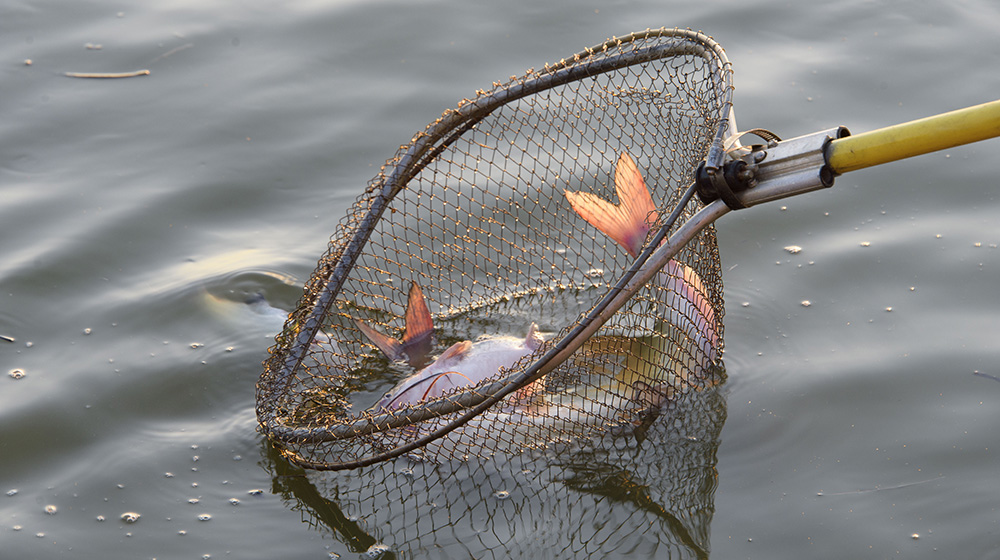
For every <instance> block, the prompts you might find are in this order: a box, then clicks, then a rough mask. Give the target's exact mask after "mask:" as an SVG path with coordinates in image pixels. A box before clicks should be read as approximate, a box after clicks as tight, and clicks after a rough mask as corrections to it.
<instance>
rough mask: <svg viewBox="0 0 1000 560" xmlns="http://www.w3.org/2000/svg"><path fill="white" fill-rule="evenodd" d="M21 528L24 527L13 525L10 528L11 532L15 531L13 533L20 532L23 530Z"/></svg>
mask: <svg viewBox="0 0 1000 560" xmlns="http://www.w3.org/2000/svg"><path fill="white" fill-rule="evenodd" d="M23 528H24V527H21V526H20V525H14V526H13V527H11V529H13V530H15V531H20V530H21V529H23Z"/></svg>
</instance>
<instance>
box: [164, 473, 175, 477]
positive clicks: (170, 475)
mask: <svg viewBox="0 0 1000 560" xmlns="http://www.w3.org/2000/svg"><path fill="white" fill-rule="evenodd" d="M173 477H174V473H172V472H165V473H163V478H173Z"/></svg>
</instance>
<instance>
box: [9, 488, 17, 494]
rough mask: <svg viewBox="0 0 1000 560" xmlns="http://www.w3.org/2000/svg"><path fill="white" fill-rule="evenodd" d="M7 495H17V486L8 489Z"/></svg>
mask: <svg viewBox="0 0 1000 560" xmlns="http://www.w3.org/2000/svg"><path fill="white" fill-rule="evenodd" d="M7 495H8V496H16V495H17V488H11V489H10V490H8V491H7Z"/></svg>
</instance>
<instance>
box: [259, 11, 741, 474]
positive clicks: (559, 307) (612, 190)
mask: <svg viewBox="0 0 1000 560" xmlns="http://www.w3.org/2000/svg"><path fill="white" fill-rule="evenodd" d="M730 84H731V77H730V68H729V64H728V62H727V61H726V59H725V55H724V53H723V52H722V50H721V48H719V47H718V45H716V44H715V43H714V42H712V41H711V40H710V39H708V38H707V37H705V36H703V35H701V34H698V33H694V32H691V31H683V30H658V31H647V32H644V33H638V34H633V35H630V36H628V37H625V38H622V39H615V40H611V41H608V42H607V43H605V44H603V45H600V46H598V47H594V48H592V49H588V50H587V51H584V52H583V53H580V54H578V55H576V56H574V57H572V58H571V59H566V60H563V61H561V62H559V63H558V64H555V65H551V66H546V67H545V68H544V69H543V70H540V71H529V72H528V73H526V74H525V75H524V76H521V77H517V78H512V79H511V80H510V81H508V82H506V83H502V84H500V83H498V84H494V87H493V88H492V89H491V90H489V91H481V92H478V95H477V97H476V98H475V99H472V100H466V101H463V102H461V103H460V104H459V105H458V107H457V108H456V109H454V110H450V111H447V112H445V113H444V115H442V117H441V118H440V119H438V120H437V121H435V122H434V123H431V124H430V125H429V126H428V127H427V129H425V130H424V131H423V132H421V133H418V134H417V135H416V136H415V137H414V138H413V139H412V140H411V142H410V143H409V144H407V145H405V146H403V147H401V148H400V150H399V151H398V152H397V154H396V156H395V157H393V158H392V159H390V160H389V161H388V162H387V163H386V164H385V166H383V168H382V170H381V172H380V173H379V175H377V176H376V177H375V178H374V179H373V180H372V181H371V182H370V183H369V185H368V188H367V189H366V190H365V192H364V194H362V195H361V196H360V197H359V198H358V200H357V202H356V203H355V204H354V206H353V207H352V208H351V209H350V211H349V212H348V214H347V216H346V218H345V219H344V220H343V221H342V222H341V224H340V226H339V227H338V229H337V231H336V233H335V234H334V235H333V237H332V238H331V241H330V245H329V249H328V251H327V252H326V254H324V255H323V256H322V257H321V258H320V260H319V264H318V265H317V268H316V270H315V272H314V273H313V275H312V277H311V278H310V279H309V281H308V282H307V284H306V286H305V288H304V294H303V297H302V299H301V300H300V303H299V306H298V308H297V309H296V311H295V312H294V313H293V314H292V315H291V316H290V317H289V319H288V321H287V323H286V325H285V328H284V331H283V332H282V333H281V334H280V335H279V336H278V337H277V343H276V345H275V346H274V347H273V348H271V356H270V358H269V359H268V360H267V361H266V362H265V364H264V372H263V374H262V375H261V378H260V380H259V382H258V386H257V415H258V420H259V422H260V426H261V430H262V431H263V432H264V433H265V434H266V435H267V436H268V437H269V438H270V440H271V441H272V442H273V443H274V444H275V445H276V446H277V447H278V448H279V449H280V450H281V451H282V453H283V454H284V456H285V457H286V458H288V459H290V460H291V461H292V462H295V463H297V464H300V465H303V466H306V467H312V468H318V469H339V468H347V467H352V466H360V465H364V464H370V463H374V462H376V461H378V460H382V459H386V458H390V457H393V456H396V455H399V454H402V453H408V454H409V455H410V456H412V457H415V458H419V459H421V460H425V461H432V462H444V461H447V460H449V459H453V458H462V459H469V458H473V457H475V458H487V459H488V458H490V457H494V456H495V455H496V454H498V453H504V454H506V455H516V454H519V453H522V452H524V451H526V450H558V449H565V448H572V449H581V448H582V447H586V446H587V445H593V444H594V442H600V441H603V440H605V439H606V438H608V437H619V436H622V435H629V434H635V433H636V432H637V431H639V430H641V429H644V427H645V426H647V424H648V422H649V421H650V419H651V418H655V417H656V414H657V410H658V409H660V408H662V407H663V406H664V405H665V403H667V402H669V401H671V400H672V399H675V398H677V396H678V395H679V394H680V393H681V392H686V391H697V390H700V389H703V388H705V387H707V386H711V385H714V384H716V383H718V382H719V381H720V379H721V377H722V376H723V373H722V371H721V360H720V358H719V356H720V354H721V350H722V347H721V346H722V314H723V300H722V296H723V294H722V277H721V269H720V264H719V258H718V250H717V246H716V240H715V234H714V230H713V229H712V228H711V227H707V228H705V229H703V230H702V231H701V232H700V233H698V234H697V235H696V236H695V237H694V239H693V240H692V241H691V242H689V243H688V244H687V245H686V246H685V247H684V248H683V249H682V250H681V251H680V252H679V253H678V254H677V255H675V256H674V260H673V261H671V263H670V265H669V266H667V267H665V268H664V269H663V271H662V272H660V273H659V274H658V275H657V276H656V277H654V279H653V280H652V281H650V282H648V283H647V284H645V285H644V286H643V287H642V288H641V289H640V290H639V291H638V292H636V293H635V295H634V296H633V297H631V298H630V299H628V301H627V302H626V303H624V305H622V306H621V307H620V308H619V309H617V311H616V312H614V313H613V315H610V317H607V316H602V317H601V321H602V324H601V327H600V328H599V329H598V330H597V331H596V333H594V334H593V336H589V337H588V338H587V340H586V341H585V342H583V343H582V345H581V346H580V347H579V348H578V349H577V350H576V351H575V352H574V353H572V355H570V356H569V357H568V358H567V359H564V360H561V361H560V362H559V363H550V364H549V365H548V367H546V368H545V373H544V375H541V376H539V375H534V376H532V377H527V376H526V374H525V372H528V373H531V372H533V371H535V370H532V369H531V368H532V366H536V369H537V366H538V364H539V363H540V362H539V360H540V359H541V358H543V357H544V356H546V353H547V352H549V351H550V350H551V349H552V348H553V347H555V346H557V345H558V344H561V343H563V342H565V341H566V340H567V338H568V337H569V335H571V334H572V333H574V332H576V331H575V330H574V329H578V328H579V327H580V326H581V323H587V322H590V321H593V320H594V318H595V316H597V315H599V314H598V313H596V312H595V310H594V306H595V304H596V302H598V301H601V300H602V298H604V297H605V296H606V295H607V294H608V293H609V291H611V290H612V289H613V286H614V285H615V284H616V283H617V282H618V281H619V280H620V279H621V278H622V277H623V276H624V275H626V273H627V271H628V270H629V269H630V268H631V267H632V266H633V264H634V262H635V253H636V250H635V247H634V246H633V247H629V246H628V245H627V244H626V243H622V242H621V240H620V239H615V237H614V236H612V235H609V234H607V233H606V232H605V231H602V230H601V229H600V228H599V227H595V225H594V223H592V222H593V220H591V221H588V220H587V219H585V218H584V216H583V214H582V213H581V211H580V210H579V209H578V208H576V207H574V205H573V204H571V201H570V199H569V197H570V196H572V195H571V194H570V195H568V194H567V193H591V194H593V195H595V196H596V197H600V198H601V199H604V200H607V201H608V202H609V203H615V202H619V200H618V197H619V195H622V191H621V189H620V188H619V187H620V184H621V182H622V178H621V177H622V176H624V174H625V170H626V169H627V168H629V165H631V166H634V168H635V170H636V172H637V174H638V175H639V176H641V180H642V181H643V182H644V184H645V187H646V188H648V191H649V194H650V196H651V199H652V204H653V205H655V211H652V212H646V213H645V217H646V220H647V222H651V223H647V225H649V226H650V231H652V232H655V231H656V230H657V228H658V227H659V226H660V225H661V224H662V222H663V220H664V219H665V217H666V216H667V215H668V214H670V212H671V211H672V210H674V208H675V207H676V206H678V202H679V201H681V199H682V193H683V191H684V190H685V189H686V188H687V187H688V185H689V184H690V183H691V181H692V175H693V171H694V170H695V169H696V168H697V166H698V164H699V163H700V162H702V161H703V160H705V158H706V157H707V156H709V157H711V156H710V152H711V151H712V150H713V148H718V146H721V137H722V134H723V132H724V130H725V127H726V123H727V120H728V119H729V116H730V110H731V103H730V100H729V98H730V95H731V85H730ZM626 160H628V162H631V163H628V164H627V162H626ZM697 209H698V204H697V203H696V202H690V203H687V204H686V205H685V206H684V207H683V209H682V212H681V214H680V220H678V222H677V224H678V225H679V224H681V223H682V222H683V221H684V220H685V219H687V218H689V217H691V216H692V215H693V214H694V213H695V212H696V211H697ZM675 229H676V226H675ZM642 233H643V234H645V230H643V231H642ZM639 241H640V242H641V241H642V239H640V240H639ZM647 253H648V252H647ZM414 287H417V290H416V292H415V290H414ZM415 293H416V295H414V294H415ZM678 294H680V295H678ZM699 302H704V304H703V306H702V307H701V308H699V307H698V305H699ZM422 305H425V306H426V309H427V311H428V312H429V314H430V321H431V322H432V330H431V332H432V338H430V339H423V340H421V341H419V342H421V343H422V344H419V345H418V344H415V342H417V341H407V335H408V332H409V333H412V331H414V330H416V328H417V326H416V325H415V324H414V323H417V322H418V320H417V319H415V316H416V315H417V314H416V313H412V314H411V313H410V312H409V311H408V310H411V311H412V310H413V309H414V308H419V307H421V306H422ZM408 317H409V318H408ZM408 322H409V323H411V324H407V323H408ZM685 325H688V326H685ZM690 325H694V328H693V329H692V328H691V327H690ZM705 333H708V334H707V335H706V334H705ZM380 339H381V342H380ZM386 340H389V341H392V342H393V343H394V344H395V346H394V347H390V348H388V349H387V344H386V343H385V341H386ZM400 341H401V342H400ZM465 341H470V342H465ZM397 342H399V344H396V343H397ZM410 342H414V343H413V344H410ZM419 346H426V347H424V348H419V349H418V347H419ZM400 348H401V349H402V350H403V351H402V352H399V353H394V352H393V350H394V349H395V350H398V349H400ZM497 348H499V350H497ZM418 350H419V351H418ZM491 352H492V353H491ZM459 354H461V357H463V358H467V361H465V362H461V363H460V362H458V361H456V360H457V358H456V357H457V356H458V355H459ZM497 356H499V358H497V359H499V366H497V365H489V364H493V363H494V362H492V361H490V360H491V359H493V358H496V357H497ZM452 358H456V359H455V360H452ZM448 360H452V361H450V362H449V361H448ZM477 360H478V361H477ZM494 361H495V360H494ZM484 363H486V364H488V365H485V366H483V365H482V364H484ZM455 364H459V365H455ZM470 364H472V365H470ZM477 367H478V368H479V369H478V370H477V369H476V368H477ZM484 367H485V368H486V369H485V371H486V373H485V374H484V373H482V371H481V370H482V369H483V368H484ZM434 368H437V369H436V370H435V369H434ZM432 370H433V371H432ZM474 371H476V372H477V373H473V372H474ZM406 379H409V380H410V381H411V382H412V383H411V385H410V386H409V388H406V387H403V386H402V385H400V382H401V380H406ZM404 393H405V395H403V394H404ZM403 396H405V398H403ZM500 396H502V398H499V397H500ZM390 397H392V398H391V399H390ZM493 401H496V402H493ZM476 406H479V408H478V409H476V411H477V413H476V414H475V415H474V416H471V417H470V416H469V412H468V411H469V410H471V409H472V408H473V407H476Z"/></svg>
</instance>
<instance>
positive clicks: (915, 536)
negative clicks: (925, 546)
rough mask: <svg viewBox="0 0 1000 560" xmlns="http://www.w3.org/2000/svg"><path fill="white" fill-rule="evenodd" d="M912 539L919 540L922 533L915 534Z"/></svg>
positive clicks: (911, 536)
mask: <svg viewBox="0 0 1000 560" xmlns="http://www.w3.org/2000/svg"><path fill="white" fill-rule="evenodd" d="M910 538H911V539H913V540H917V539H919V538H920V533H913V534H912V535H910Z"/></svg>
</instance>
